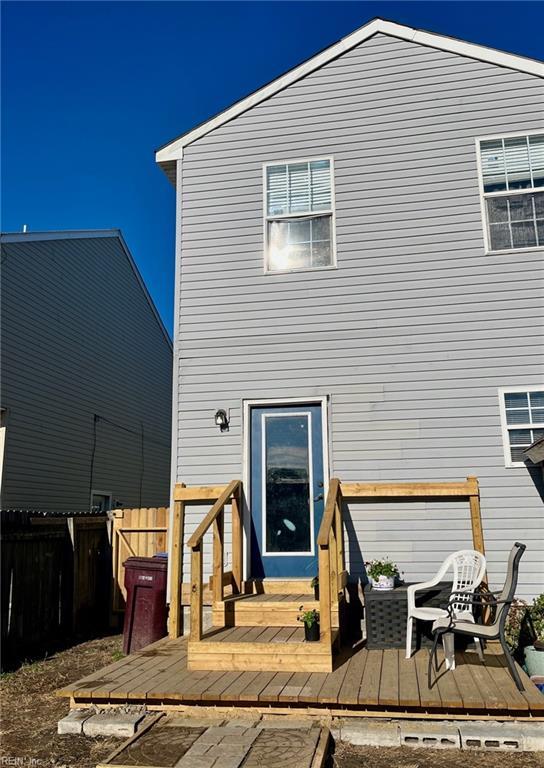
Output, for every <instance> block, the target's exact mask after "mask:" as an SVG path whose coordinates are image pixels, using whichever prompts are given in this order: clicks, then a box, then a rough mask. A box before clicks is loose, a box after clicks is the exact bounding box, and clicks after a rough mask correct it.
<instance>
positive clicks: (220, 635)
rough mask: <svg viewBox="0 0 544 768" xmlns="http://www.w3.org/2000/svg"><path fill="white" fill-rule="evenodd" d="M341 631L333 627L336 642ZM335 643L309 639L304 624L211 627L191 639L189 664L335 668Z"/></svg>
mask: <svg viewBox="0 0 544 768" xmlns="http://www.w3.org/2000/svg"><path fill="white" fill-rule="evenodd" d="M337 634H338V631H337V630H334V631H333V643H334V641H335V640H336V637H337ZM332 655H333V653H332V647H331V646H330V644H328V643H324V642H313V643H312V642H306V641H305V640H304V630H303V629H302V627H300V626H299V627H298V628H294V627H290V626H284V627H276V626H270V625H269V626H267V627H265V626H258V627H228V628H224V627H223V628H221V629H215V630H214V629H212V630H210V631H209V632H208V633H206V634H205V635H204V637H203V638H202V640H199V641H194V640H190V641H189V643H188V647H187V668H188V669H189V670H203V671H208V670H210V671H222V670H228V671H248V672H261V671H266V672H332V668H333V667H332Z"/></svg>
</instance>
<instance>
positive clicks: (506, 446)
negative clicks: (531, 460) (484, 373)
mask: <svg viewBox="0 0 544 768" xmlns="http://www.w3.org/2000/svg"><path fill="white" fill-rule="evenodd" d="M543 389H544V384H541V385H540V386H538V385H536V386H527V385H526V386H525V387H501V388H500V389H499V411H500V415H501V432H502V445H503V450H504V466H505V467H509V468H512V467H525V466H526V464H525V462H524V461H512V455H511V453H510V436H509V434H508V432H509V429H535V424H531V425H530V426H528V427H526V426H524V425H523V424H515V425H513V424H511V425H510V427H509V426H508V424H507V423H506V406H505V403H504V395H505V394H508V393H510V392H541V391H542V390H543ZM536 428H537V429H543V428H544V424H542V425H540V426H537V427H536Z"/></svg>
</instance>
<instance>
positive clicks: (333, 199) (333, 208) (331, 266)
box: [262, 155, 338, 275]
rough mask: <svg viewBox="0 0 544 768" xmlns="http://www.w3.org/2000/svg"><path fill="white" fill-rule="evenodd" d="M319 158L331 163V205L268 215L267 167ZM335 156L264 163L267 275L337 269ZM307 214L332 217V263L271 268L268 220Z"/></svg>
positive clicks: (309, 216) (264, 235)
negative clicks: (323, 207) (317, 265)
mask: <svg viewBox="0 0 544 768" xmlns="http://www.w3.org/2000/svg"><path fill="white" fill-rule="evenodd" d="M317 160H328V161H329V163H330V174H331V207H330V210H329V209H327V210H326V211H313V212H311V213H308V214H300V213H282V214H280V215H278V216H269V215H268V196H267V168H269V167H270V166H273V165H296V164H297V163H312V162H315V161H317ZM334 176H335V174H334V156H333V155H318V156H315V157H304V158H295V159H289V160H267V161H266V162H264V163H263V164H262V191H263V256H264V258H263V262H264V263H263V273H264V274H265V275H285V274H290V273H292V272H323V271H324V270H327V269H337V268H338V265H337V261H336V193H335V186H334ZM304 215H307V216H308V218H315V217H316V216H320V215H323V216H330V217H331V263H330V264H327V265H326V266H324V267H292V268H291V269H269V267H268V247H269V243H268V222H269V221H278V220H289V219H292V218H299V219H300V218H301V216H304Z"/></svg>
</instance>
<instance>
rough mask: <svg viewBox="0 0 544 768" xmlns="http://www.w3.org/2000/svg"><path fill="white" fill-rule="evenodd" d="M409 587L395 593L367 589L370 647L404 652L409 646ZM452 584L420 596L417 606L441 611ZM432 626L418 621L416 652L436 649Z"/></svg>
mask: <svg viewBox="0 0 544 768" xmlns="http://www.w3.org/2000/svg"><path fill="white" fill-rule="evenodd" d="M409 586H410V585H409V584H403V585H402V586H401V587H395V589H391V590H387V591H386V590H379V589H372V587H371V586H370V584H366V585H365V586H364V587H363V592H364V596H365V622H366V647H367V648H369V649H372V648H404V647H405V646H406V622H407V619H408V602H407V595H406V590H407V588H408V587H409ZM451 590H452V584H451V581H450V582H448V581H441V582H439V583H438V584H437V585H436V586H435V587H430V588H428V589H423V590H421V591H418V592H416V605H417V606H419V607H421V606H425V607H426V608H440V607H442V606H444V605H445V604H446V603H447V602H448V600H449V597H450V594H451ZM431 629H432V622H431V621H420V620H419V619H417V620H416V621H414V628H413V636H412V649H413V650H416V648H420V647H421V646H422V645H423V646H425V645H428V646H430V645H432V632H431Z"/></svg>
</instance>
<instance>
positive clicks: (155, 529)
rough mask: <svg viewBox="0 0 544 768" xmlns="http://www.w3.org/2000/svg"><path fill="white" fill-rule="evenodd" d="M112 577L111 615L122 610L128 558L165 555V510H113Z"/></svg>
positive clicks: (152, 508)
mask: <svg viewBox="0 0 544 768" xmlns="http://www.w3.org/2000/svg"><path fill="white" fill-rule="evenodd" d="M111 514H112V518H113V529H112V555H113V556H112V577H113V599H112V610H113V613H120V612H122V611H123V610H124V608H125V601H126V590H125V569H124V567H123V563H124V562H125V560H126V559H127V558H128V557H153V555H156V554H157V553H158V552H166V545H167V533H168V507H149V508H142V509H115V510H113V512H112V513H111Z"/></svg>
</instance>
